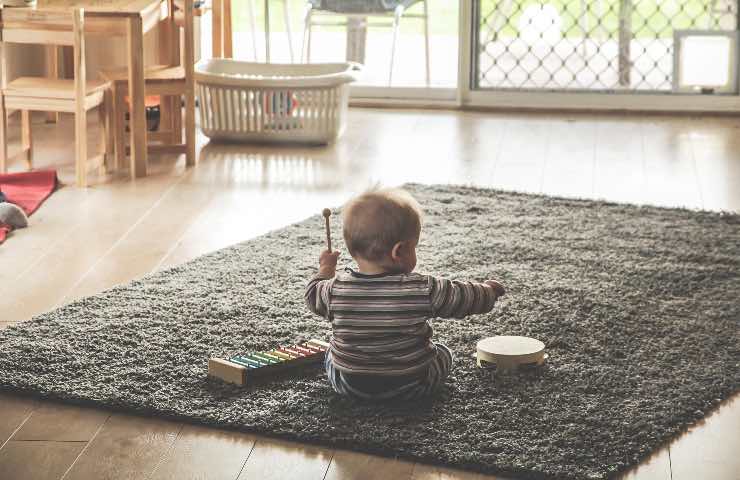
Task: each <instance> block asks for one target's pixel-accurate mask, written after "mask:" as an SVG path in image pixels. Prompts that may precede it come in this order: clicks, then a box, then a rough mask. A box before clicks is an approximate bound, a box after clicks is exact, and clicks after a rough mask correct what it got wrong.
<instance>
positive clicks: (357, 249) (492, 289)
mask: <svg viewBox="0 0 740 480" xmlns="http://www.w3.org/2000/svg"><path fill="white" fill-rule="evenodd" d="M421 217H422V213H421V208H420V207H419V204H418V203H417V202H416V200H414V198H413V197H412V196H411V195H409V194H408V193H407V192H405V191H403V190H376V191H370V192H367V193H365V194H363V195H360V196H359V197H356V198H354V199H352V200H351V201H350V202H349V203H348V204H347V205H346V206H345V208H344V212H343V220H344V232H343V233H344V241H345V243H346V245H347V248H348V249H349V253H350V255H352V258H353V259H354V260H355V261H356V262H357V270H352V269H349V268H347V269H346V270H345V271H344V272H340V273H339V274H337V273H336V266H337V258H338V257H339V252H336V251H333V252H329V251H328V250H325V251H324V252H322V253H321V256H320V258H319V272H318V274H316V275H315V276H314V277H313V278H312V279H311V281H310V282H309V283H308V285H307V286H306V293H305V296H306V303H307V304H308V306H309V308H310V309H311V310H312V311H313V312H314V313H316V314H318V315H321V316H323V317H325V318H327V319H328V320H329V321H330V322H331V323H332V338H331V348H330V349H329V351H328V352H327V354H326V360H325V367H326V373H327V375H328V377H329V382H330V383H331V385H332V387H333V388H334V390H335V391H336V392H338V393H340V394H342V395H347V396H350V397H354V398H360V399H365V400H390V399H412V398H418V397H422V396H426V395H429V394H431V393H432V392H433V391H435V390H436V389H437V387H439V386H441V385H442V384H443V383H444V381H445V379H446V378H447V376H448V375H449V373H450V370H451V368H452V363H453V357H452V352H451V351H450V349H449V348H447V347H446V346H445V345H443V344H441V343H435V342H433V341H432V335H433V330H432V326H431V325H430V323H429V319H431V318H435V317H442V318H453V317H454V318H462V317H465V316H466V315H473V314H478V313H486V312H489V311H491V310H492V309H493V306H494V303H495V302H496V300H497V299H498V298H499V297H500V296H502V295H504V293H505V289H504V286H503V285H502V284H501V283H499V282H497V281H495V280H488V281H486V282H484V283H474V282H463V281H451V280H447V279H443V278H438V277H433V276H430V275H422V274H419V273H415V272H414V268H415V267H416V246H417V244H418V243H419V236H420V234H421Z"/></svg>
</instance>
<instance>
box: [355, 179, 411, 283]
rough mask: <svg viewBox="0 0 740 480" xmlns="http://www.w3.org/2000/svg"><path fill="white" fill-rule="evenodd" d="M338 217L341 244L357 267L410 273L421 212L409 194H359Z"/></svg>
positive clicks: (391, 191) (382, 192) (374, 191)
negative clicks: (340, 226)
mask: <svg viewBox="0 0 740 480" xmlns="http://www.w3.org/2000/svg"><path fill="white" fill-rule="evenodd" d="M342 217H343V224H344V232H343V233H344V242H345V243H346V244H347V248H348V249H349V253H350V255H352V258H354V259H355V260H356V261H357V263H358V264H362V263H365V264H372V265H374V266H376V267H380V268H382V269H384V270H385V271H388V272H398V273H410V272H411V271H413V270H414V268H415V267H416V245H417V244H418V243H419V235H420V234H421V218H422V212H421V207H420V206H419V203H418V202H417V201H416V200H414V197H412V196H411V195H410V194H408V193H407V192H405V191H404V190H400V189H382V190H372V191H369V192H366V193H363V194H362V195H360V196H358V197H355V198H353V199H352V200H350V201H349V203H347V205H346V206H345V207H344V211H343V213H342Z"/></svg>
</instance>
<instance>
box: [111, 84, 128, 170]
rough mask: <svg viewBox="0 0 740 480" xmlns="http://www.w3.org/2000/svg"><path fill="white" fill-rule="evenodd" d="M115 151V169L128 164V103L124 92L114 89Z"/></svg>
mask: <svg viewBox="0 0 740 480" xmlns="http://www.w3.org/2000/svg"><path fill="white" fill-rule="evenodd" d="M113 151H114V154H115V162H114V164H115V168H116V170H117V169H119V168H121V167H122V166H123V165H124V164H125V162H126V101H125V99H124V98H123V91H122V89H120V88H116V87H115V86H114V87H113Z"/></svg>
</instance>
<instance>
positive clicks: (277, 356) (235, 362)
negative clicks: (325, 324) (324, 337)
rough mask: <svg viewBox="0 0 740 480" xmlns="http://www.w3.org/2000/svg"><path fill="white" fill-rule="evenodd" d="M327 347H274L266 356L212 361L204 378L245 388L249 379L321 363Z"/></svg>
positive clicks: (319, 344)
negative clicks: (209, 377)
mask: <svg viewBox="0 0 740 480" xmlns="http://www.w3.org/2000/svg"><path fill="white" fill-rule="evenodd" d="M328 348H329V344H328V343H326V342H324V341H321V340H309V341H307V342H303V343H299V344H296V345H290V346H287V347H278V348H275V349H272V350H268V351H266V352H256V353H249V354H239V355H233V356H231V357H229V358H227V359H225V358H217V357H212V358H211V359H210V360H209V361H208V375H209V376H211V377H215V378H220V379H221V380H223V381H224V382H228V383H233V384H235V385H240V386H245V385H246V384H247V382H249V381H250V379H253V378H257V377H263V376H269V375H271V374H273V373H276V372H282V371H284V370H288V369H291V368H295V367H299V366H302V365H310V364H314V363H320V362H322V361H323V360H324V356H325V355H326V351H327V349H328Z"/></svg>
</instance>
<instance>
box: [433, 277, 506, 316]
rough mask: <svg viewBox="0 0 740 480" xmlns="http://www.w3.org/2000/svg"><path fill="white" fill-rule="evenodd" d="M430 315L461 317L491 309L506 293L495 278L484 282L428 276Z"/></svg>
mask: <svg viewBox="0 0 740 480" xmlns="http://www.w3.org/2000/svg"><path fill="white" fill-rule="evenodd" d="M429 282H430V287H431V289H430V296H431V301H432V315H433V316H435V317H442V318H463V317H466V316H468V315H475V314H478V313H486V312H490V311H491V310H493V306H494V304H495V303H496V300H498V298H499V297H501V296H502V295H504V294H505V293H506V289H505V288H504V286H503V285H502V284H501V283H499V282H497V281H496V280H487V281H486V282H484V283H476V282H464V281H460V280H448V279H446V278H438V277H431V276H430V277H429Z"/></svg>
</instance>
